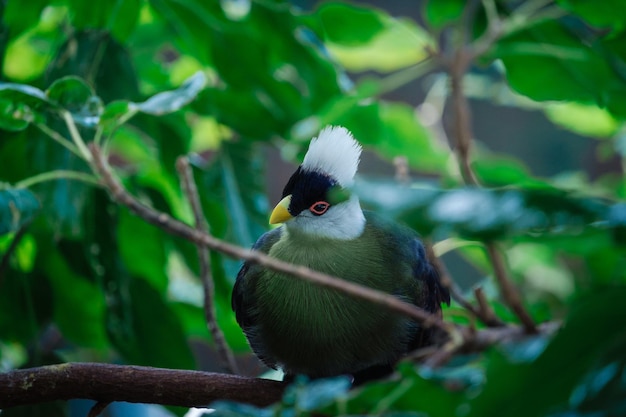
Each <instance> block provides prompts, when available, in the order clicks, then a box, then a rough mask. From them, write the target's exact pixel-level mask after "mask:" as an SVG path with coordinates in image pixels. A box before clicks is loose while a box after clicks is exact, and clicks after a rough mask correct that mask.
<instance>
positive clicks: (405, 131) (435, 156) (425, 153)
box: [292, 96, 448, 172]
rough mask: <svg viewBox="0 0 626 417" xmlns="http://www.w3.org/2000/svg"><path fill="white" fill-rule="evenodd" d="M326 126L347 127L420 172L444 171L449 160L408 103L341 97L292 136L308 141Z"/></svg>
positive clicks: (363, 141) (366, 142)
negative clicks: (362, 100)
mask: <svg viewBox="0 0 626 417" xmlns="http://www.w3.org/2000/svg"><path fill="white" fill-rule="evenodd" d="M326 125H341V126H345V127H346V128H347V129H348V130H350V131H351V132H352V134H353V135H354V137H355V138H356V139H357V140H358V141H359V142H360V143H361V144H362V145H364V146H365V147H367V148H370V149H372V150H374V151H376V152H378V153H379V154H381V155H382V156H383V157H385V158H386V159H388V160H393V158H395V157H398V156H400V157H405V158H406V159H407V162H408V164H409V165H410V166H411V167H412V168H414V169H416V170H419V171H421V172H441V170H442V169H443V168H444V167H445V164H446V161H447V159H448V151H447V150H445V149H444V148H443V147H440V146H439V145H438V144H437V143H436V141H435V140H434V138H433V136H432V133H431V132H430V131H429V130H427V129H426V128H425V127H424V126H422V124H421V123H420V121H419V120H418V118H417V116H416V114H415V112H414V110H413V109H412V108H411V107H410V106H408V105H405V104H399V103H390V102H373V103H371V102H366V104H361V103H360V102H359V100H358V98H356V97H351V96H350V97H344V98H339V99H337V100H335V101H332V102H330V103H329V105H328V107H327V108H326V109H324V111H323V112H320V114H318V115H317V116H314V117H310V118H308V119H305V120H303V121H301V122H300V123H298V125H296V126H294V128H293V130H292V134H293V135H294V136H296V138H298V139H307V140H308V139H309V138H311V137H313V136H316V135H317V133H318V132H319V131H320V130H321V129H322V128H323V127H324V126H326Z"/></svg>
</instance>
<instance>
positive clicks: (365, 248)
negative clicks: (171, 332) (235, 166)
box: [233, 212, 447, 377]
mask: <svg viewBox="0 0 626 417" xmlns="http://www.w3.org/2000/svg"><path fill="white" fill-rule="evenodd" d="M365 214H366V225H365V229H364V232H363V234H362V235H361V236H359V237H358V238H357V239H351V240H338V239H330V238H321V237H319V236H310V235H307V234H304V233H297V232H296V231H293V230H289V232H287V229H286V228H285V226H282V227H280V228H279V229H276V230H274V231H271V232H268V233H266V234H265V235H264V236H263V237H262V238H261V239H259V242H257V245H256V249H258V250H260V251H262V252H265V253H268V254H269V255H270V256H272V257H275V258H278V259H281V260H284V261H286V262H290V263H294V264H298V265H305V266H308V267H310V268H313V269H316V270H319V271H321V272H325V273H327V274H329V275H333V276H337V277H340V278H343V279H346V280H348V281H352V282H355V283H358V284H362V285H365V286H368V287H371V288H374V289H377V290H381V291H384V292H387V293H389V294H393V295H396V296H397V297H398V298H399V299H402V300H404V301H407V302H410V303H413V304H415V305H418V306H420V307H422V308H425V309H427V310H430V311H433V312H435V311H438V310H439V304H440V302H442V301H445V300H446V295H447V294H445V292H444V291H443V289H442V288H441V287H440V286H439V282H438V279H437V276H436V273H435V272H434V270H433V269H432V267H431V266H430V264H429V263H428V261H427V260H426V258H425V256H424V250H423V247H422V245H421V243H420V242H419V240H418V239H417V236H416V234H415V233H414V232H413V231H412V230H410V229H408V228H404V227H401V226H399V225H397V224H395V223H392V222H389V221H386V220H384V219H382V218H381V217H379V216H377V215H375V214H373V213H367V212H366V213H365ZM355 260H358V261H355ZM233 307H234V309H235V311H236V312H237V320H238V321H239V323H240V324H241V325H242V328H243V329H244V332H245V333H246V336H247V337H248V340H249V341H250V344H251V346H252V348H253V350H254V351H255V353H256V354H257V355H258V356H259V357H260V358H261V359H262V360H263V361H264V362H265V363H266V364H267V365H268V366H271V367H276V366H281V367H282V368H283V369H284V370H285V371H286V373H288V374H300V373H302V374H307V375H309V376H312V377H323V376H331V375H339V374H354V373H357V372H359V371H363V370H365V369H368V368H370V367H376V366H387V365H392V364H393V363H395V361H397V360H398V358H399V357H400V356H402V355H403V354H404V353H406V352H407V351H408V350H410V348H413V347H416V346H417V345H419V344H420V343H421V341H423V339H424V336H425V335H426V334H425V333H423V332H422V331H421V330H420V328H419V326H418V324H417V323H415V322H413V321H411V320H409V319H407V318H405V317H402V316H400V315H397V314H395V313H391V312H389V311H387V310H385V309H384V308H382V307H379V306H375V305H373V304H371V303H369V302H366V301H362V300H357V299H355V298H353V297H349V296H346V295H343V294H341V293H339V292H337V291H334V290H331V289H325V288H321V287H318V286H315V285H314V284H310V283H308V282H304V281H301V280H299V279H297V278H294V277H290V276H286V275H284V274H280V273H277V272H274V271H269V270H266V269H264V268H262V267H259V266H257V265H250V264H245V265H244V267H243V268H242V270H241V272H240V274H239V276H238V277H237V283H236V286H235V291H234V294H233Z"/></svg>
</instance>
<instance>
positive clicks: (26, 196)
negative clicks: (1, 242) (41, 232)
mask: <svg viewBox="0 0 626 417" xmlns="http://www.w3.org/2000/svg"><path fill="white" fill-rule="evenodd" d="M40 208H41V207H40V204H39V200H37V198H36V197H35V195H34V194H33V193H32V192H30V191H29V190H25V189H4V190H0V235H3V234H5V233H9V232H15V231H17V230H18V229H19V228H20V227H22V226H23V225H24V224H26V223H28V222H30V221H31V220H32V219H33V217H34V216H35V214H37V212H38V211H39V209H40Z"/></svg>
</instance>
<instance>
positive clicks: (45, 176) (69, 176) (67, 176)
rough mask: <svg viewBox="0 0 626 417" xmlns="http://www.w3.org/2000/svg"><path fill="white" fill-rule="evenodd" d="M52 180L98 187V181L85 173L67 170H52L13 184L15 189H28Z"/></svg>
mask: <svg viewBox="0 0 626 417" xmlns="http://www.w3.org/2000/svg"><path fill="white" fill-rule="evenodd" d="M54 180H76V181H81V182H84V183H87V184H92V185H97V186H100V182H99V181H98V179H97V178H96V177H95V176H94V175H92V174H87V173H85V172H78V171H67V170H54V171H47V172H42V173H41V174H37V175H33V176H32V177H28V178H25V179H23V180H21V181H19V182H17V183H15V188H29V187H32V186H33V185H35V184H39V183H42V182H46V181H54Z"/></svg>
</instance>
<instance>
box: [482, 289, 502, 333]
mask: <svg viewBox="0 0 626 417" xmlns="http://www.w3.org/2000/svg"><path fill="white" fill-rule="evenodd" d="M474 297H476V302H478V310H479V311H480V315H481V317H483V318H484V319H483V322H484V323H485V324H486V325H487V326H490V327H498V326H504V325H505V324H506V323H504V322H503V321H502V320H500V318H499V317H498V316H496V313H495V312H494V311H493V308H491V305H490V304H489V302H488V301H487V297H485V292H484V291H483V289H482V288H481V287H477V288H475V289H474Z"/></svg>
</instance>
